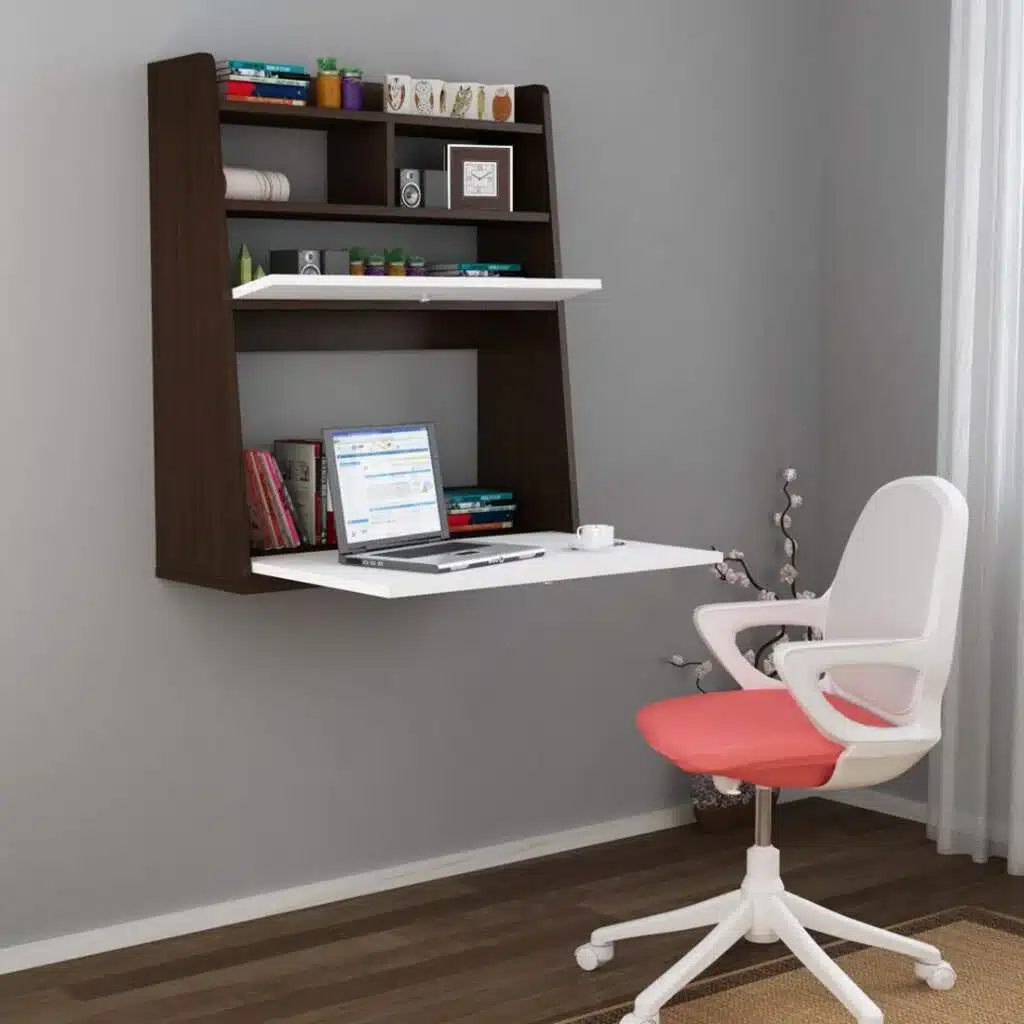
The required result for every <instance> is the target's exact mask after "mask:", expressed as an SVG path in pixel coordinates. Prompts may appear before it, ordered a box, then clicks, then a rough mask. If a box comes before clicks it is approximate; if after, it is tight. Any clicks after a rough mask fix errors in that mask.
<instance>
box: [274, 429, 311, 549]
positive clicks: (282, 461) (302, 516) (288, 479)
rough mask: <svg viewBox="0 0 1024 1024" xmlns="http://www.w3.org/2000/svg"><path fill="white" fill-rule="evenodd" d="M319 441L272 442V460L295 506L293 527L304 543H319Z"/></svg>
mask: <svg viewBox="0 0 1024 1024" xmlns="http://www.w3.org/2000/svg"><path fill="white" fill-rule="evenodd" d="M321 448H322V445H321V443H320V442H319V441H302V440H298V441H294V440H281V441H275V442H274V457H275V458H276V459H277V464H278V465H279V466H280V467H281V473H282V474H283V476H284V484H285V488H286V489H287V491H288V494H289V495H290V496H291V499H292V502H293V504H294V506H295V516H296V525H297V526H298V527H299V532H300V533H301V534H302V539H303V542H304V543H306V544H313V545H315V544H319V543H320V518H319V517H320V508H319V503H320V479H319V468H320V467H319V464H318V463H319V459H320V451H321Z"/></svg>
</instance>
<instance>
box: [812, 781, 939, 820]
mask: <svg viewBox="0 0 1024 1024" xmlns="http://www.w3.org/2000/svg"><path fill="white" fill-rule="evenodd" d="M817 795H818V796H820V797H822V798H823V799H825V800H833V801H835V803H837V804H846V805H847V806H849V807H860V808H861V809H862V810H865V811H877V812H878V813H879V814H888V815H890V816H891V817H893V818H905V819H906V820H907V821H918V822H921V823H922V824H924V823H925V822H926V821H927V820H928V804H927V803H926V802H925V801H924V800H911V799H910V798H909V797H905V796H897V795H896V794H895V793H885V792H883V791H881V790H877V789H837V790H834V791H831V792H825V793H818V794H817Z"/></svg>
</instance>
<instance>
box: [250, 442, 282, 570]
mask: <svg viewBox="0 0 1024 1024" xmlns="http://www.w3.org/2000/svg"><path fill="white" fill-rule="evenodd" d="M244 457H245V460H246V465H247V467H249V468H250V473H251V477H252V481H253V490H254V496H255V502H256V505H257V507H258V509H259V516H260V522H261V524H262V528H263V529H262V532H263V550H264V551H273V550H275V549H277V548H282V547H284V543H283V541H282V538H281V532H280V528H279V527H278V525H277V520H276V518H275V516H274V512H273V508H274V503H273V499H272V497H271V489H270V485H269V483H268V481H267V480H266V479H265V476H264V473H263V464H262V460H261V459H260V453H259V452H257V451H247V452H245V454H244Z"/></svg>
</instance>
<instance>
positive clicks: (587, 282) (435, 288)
mask: <svg viewBox="0 0 1024 1024" xmlns="http://www.w3.org/2000/svg"><path fill="white" fill-rule="evenodd" d="M600 290H601V282H600V281H599V280H597V279H576V278H568V277H363V276H349V275H345V274H324V275H320V276H316V275H310V276H308V277H307V276H302V275H299V274H268V275H267V276H266V277H261V278H259V280H257V281H250V282H249V283H248V284H241V285H239V286H238V287H237V288H235V289H234V290H233V291H232V297H233V298H234V299H235V300H236V301H244V300H247V299H249V300H255V299H258V300H260V301H268V300H269V301H281V302H288V301H304V302H308V301H324V302H339V301H342V302H344V301H346V300H347V301H352V302H377V301H384V302H430V301H431V300H437V301H444V302H562V301H563V300H565V299H573V298H576V296H578V295H586V294H588V293H589V292H598V291H600Z"/></svg>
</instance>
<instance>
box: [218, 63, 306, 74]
mask: <svg viewBox="0 0 1024 1024" xmlns="http://www.w3.org/2000/svg"><path fill="white" fill-rule="evenodd" d="M225 69H228V70H230V71H232V72H236V71H240V72H246V71H265V72H270V73H271V74H275V75H304V74H305V73H306V68H305V67H304V66H303V65H302V64H268V63H266V62H264V61H260V60H219V61H217V70H218V72H219V71H223V70H225Z"/></svg>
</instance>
